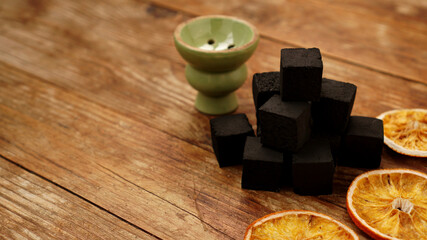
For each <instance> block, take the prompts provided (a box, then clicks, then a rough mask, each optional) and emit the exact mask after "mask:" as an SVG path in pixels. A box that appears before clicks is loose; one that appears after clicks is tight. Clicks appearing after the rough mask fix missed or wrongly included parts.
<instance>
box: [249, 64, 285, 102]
mask: <svg viewBox="0 0 427 240" xmlns="http://www.w3.org/2000/svg"><path fill="white" fill-rule="evenodd" d="M275 94H280V72H264V73H255V74H254V76H253V79H252V95H253V98H254V104H255V108H256V109H257V110H258V108H259V107H261V106H262V105H263V104H264V103H265V102H267V100H268V99H270V98H271V97H272V96H273V95H275Z"/></svg>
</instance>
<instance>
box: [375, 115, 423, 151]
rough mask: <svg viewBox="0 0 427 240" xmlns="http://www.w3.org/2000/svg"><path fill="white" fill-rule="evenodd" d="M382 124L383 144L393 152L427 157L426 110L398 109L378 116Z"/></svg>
mask: <svg viewBox="0 0 427 240" xmlns="http://www.w3.org/2000/svg"><path fill="white" fill-rule="evenodd" d="M378 118H379V119H382V120H383V124H384V143H385V144H386V145H387V146H389V147H390V148H391V149H393V150H394V151H396V152H398V153H401V154H405V155H409V156H414V157H427V109H400V110H393V111H388V112H385V113H383V114H381V115H379V116H378Z"/></svg>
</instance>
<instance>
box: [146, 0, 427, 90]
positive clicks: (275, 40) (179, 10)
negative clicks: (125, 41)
mask: <svg viewBox="0 0 427 240" xmlns="http://www.w3.org/2000/svg"><path fill="white" fill-rule="evenodd" d="M142 1H143V2H146V3H149V4H152V5H154V6H157V7H159V8H163V9H167V10H172V11H176V12H181V13H183V14H186V15H190V16H192V17H198V16H201V15H200V14H197V13H194V12H192V11H189V10H187V9H180V8H178V7H173V6H168V5H167V4H163V3H159V2H157V1H155V0H154V1H153V0H142ZM259 35H260V37H261V38H264V39H266V40H270V41H272V42H276V43H282V44H285V45H289V46H292V47H296V48H301V47H304V46H302V45H300V44H296V43H292V42H288V41H284V40H282V39H278V38H275V37H273V36H269V35H266V34H264V33H261V32H260V33H259ZM322 55H324V56H326V57H328V58H331V59H333V60H336V61H339V62H343V63H346V64H350V65H353V66H356V67H359V68H363V69H366V70H369V71H372V72H377V73H380V74H383V75H386V76H390V77H394V78H397V79H401V80H404V81H409V82H415V83H421V84H423V85H427V83H425V82H422V81H419V80H415V79H412V78H408V77H405V76H402V75H397V74H394V73H389V72H386V71H383V70H381V69H377V68H373V67H369V66H366V65H363V64H361V63H358V62H354V61H351V60H348V59H344V58H341V57H338V56H335V55H332V54H329V53H322Z"/></svg>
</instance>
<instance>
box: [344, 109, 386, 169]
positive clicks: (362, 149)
mask: <svg viewBox="0 0 427 240" xmlns="http://www.w3.org/2000/svg"><path fill="white" fill-rule="evenodd" d="M383 142H384V128H383V121H382V120H380V119H377V118H371V117H360V116H351V117H350V121H349V123H348V127H347V130H346V133H345V134H344V136H343V139H342V143H341V149H340V155H339V159H338V165H341V166H348V167H359V168H371V169H372V168H378V167H379V166H380V164H381V154H382V149H383Z"/></svg>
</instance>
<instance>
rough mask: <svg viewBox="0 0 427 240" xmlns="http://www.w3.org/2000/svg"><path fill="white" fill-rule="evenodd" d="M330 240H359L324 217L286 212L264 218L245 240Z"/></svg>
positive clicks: (303, 211) (253, 224)
mask: <svg viewBox="0 0 427 240" xmlns="http://www.w3.org/2000/svg"><path fill="white" fill-rule="evenodd" d="M267 239H268V240H276V239H277V240H279V239H280V240H282V239H292V240H293V239H298V240H300V239H301V240H303V239H304V240H305V239H312V240H317V239H331V240H334V239H336V240H346V239H351V240H356V239H357V240H358V239H359V237H358V236H357V235H356V233H355V232H354V231H353V230H351V229H350V228H349V227H347V226H346V225H344V224H343V223H341V222H339V221H337V220H335V219H333V218H331V217H329V216H326V215H324V214H321V213H317V212H311V211H305V210H287V211H282V212H276V213H272V214H269V215H267V216H264V217H262V218H260V219H258V220H256V221H254V222H253V223H252V224H251V225H249V227H248V229H247V230H246V234H245V237H244V240H267Z"/></svg>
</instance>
